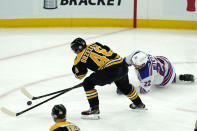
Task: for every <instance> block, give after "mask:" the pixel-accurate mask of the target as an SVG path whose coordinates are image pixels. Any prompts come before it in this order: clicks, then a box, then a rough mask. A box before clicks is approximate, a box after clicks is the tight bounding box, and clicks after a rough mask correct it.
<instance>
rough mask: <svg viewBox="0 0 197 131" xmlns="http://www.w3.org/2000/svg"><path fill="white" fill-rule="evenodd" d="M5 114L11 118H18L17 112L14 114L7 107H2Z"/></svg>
mask: <svg viewBox="0 0 197 131" xmlns="http://www.w3.org/2000/svg"><path fill="white" fill-rule="evenodd" d="M0 110H1V111H2V112H3V113H5V114H7V115H9V116H13V117H16V113H15V112H12V111H10V110H8V109H7V108H5V107H1V109H0Z"/></svg>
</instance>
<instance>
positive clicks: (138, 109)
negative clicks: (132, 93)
mask: <svg viewBox="0 0 197 131" xmlns="http://www.w3.org/2000/svg"><path fill="white" fill-rule="evenodd" d="M131 110H132V111H134V112H143V111H147V110H148V108H146V107H145V108H137V109H132V108H131Z"/></svg>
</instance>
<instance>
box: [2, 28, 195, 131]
mask: <svg viewBox="0 0 197 131" xmlns="http://www.w3.org/2000/svg"><path fill="white" fill-rule="evenodd" d="M76 37H82V38H84V39H86V40H87V43H91V42H95V41H98V42H101V43H103V44H106V45H108V46H110V47H111V48H112V49H113V50H114V51H115V52H117V53H119V54H120V55H121V56H123V57H124V56H126V55H128V54H130V52H131V51H132V50H142V51H145V52H148V53H150V54H152V55H163V56H166V57H167V58H169V59H170V60H171V61H172V63H173V64H174V67H175V70H176V73H177V74H181V73H192V74H194V75H195V76H197V31H191V30H151V29H125V28H31V29H29V28H16V29H9V28H8V29H3V28H1V29H0V107H6V108H8V109H10V110H12V111H14V112H20V111H22V110H25V109H27V108H29V106H27V105H26V102H27V101H28V98H27V97H25V96H24V95H23V94H22V93H21V92H20V88H22V87H24V88H25V89H26V90H28V91H30V92H31V93H32V94H33V95H34V96H39V95H43V94H46V93H50V92H53V91H57V90H61V89H64V88H69V87H72V86H74V85H76V84H77V83H80V82H81V81H80V80H77V79H76V78H75V77H74V75H73V74H72V72H71V68H72V64H73V60H74V58H75V54H74V53H73V52H72V51H71V49H70V46H69V42H70V41H72V40H73V39H74V38H76ZM129 77H130V82H131V83H132V84H133V85H137V83H138V81H137V78H136V75H135V72H134V70H133V68H132V67H131V68H130V71H129ZM96 89H97V90H98V93H99V99H100V111H101V119H100V120H82V119H81V118H80V117H81V116H80V113H81V111H83V110H87V109H89V105H88V102H87V100H86V96H85V94H84V91H83V89H82V88H79V89H75V90H72V91H70V92H68V93H66V94H64V95H62V96H60V97H58V98H56V99H53V100H51V101H49V102H47V103H45V104H43V105H41V106H39V107H37V108H35V109H32V110H30V111H28V112H26V113H24V114H22V115H20V116H18V117H10V116H8V115H6V114H3V113H2V112H0V131H35V130H36V131H46V130H48V129H49V128H50V126H51V125H53V124H54V122H53V120H52V118H51V116H50V113H51V109H52V107H53V105H55V104H60V103H62V104H64V105H65V106H66V108H67V120H68V121H71V122H73V123H75V124H76V125H78V126H79V127H80V128H81V130H82V131H192V130H193V129H194V124H195V121H196V120H197V84H196V83H193V84H173V85H171V86H170V87H167V88H157V87H152V92H151V93H149V94H147V95H143V96H141V99H142V100H143V102H144V103H145V104H146V106H147V108H148V110H147V111H145V112H135V111H132V110H131V109H129V104H130V101H129V100H128V98H127V97H125V96H118V95H117V94H116V87H115V85H114V84H111V85H106V86H104V87H99V86H97V87H96ZM45 99H46V98H43V99H40V100H35V101H33V104H32V105H35V104H37V103H39V102H41V101H43V100H45Z"/></svg>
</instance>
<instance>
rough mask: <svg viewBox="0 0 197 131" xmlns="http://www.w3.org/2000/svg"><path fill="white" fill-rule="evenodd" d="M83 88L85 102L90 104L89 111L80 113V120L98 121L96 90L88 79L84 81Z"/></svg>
mask: <svg viewBox="0 0 197 131" xmlns="http://www.w3.org/2000/svg"><path fill="white" fill-rule="evenodd" d="M83 87H84V90H85V93H86V97H87V100H88V102H89V104H90V109H89V110H86V111H83V112H81V118H82V119H92V120H98V119H100V116H99V114H100V111H99V99H98V92H97V90H96V89H94V84H93V83H92V82H91V79H90V78H89V77H87V78H86V79H85V80H84V82H83Z"/></svg>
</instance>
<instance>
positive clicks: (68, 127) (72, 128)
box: [49, 104, 80, 131]
mask: <svg viewBox="0 0 197 131" xmlns="http://www.w3.org/2000/svg"><path fill="white" fill-rule="evenodd" d="M51 116H52V117H53V119H54V121H55V123H56V124H54V125H53V126H52V127H51V128H50V130H49V131H80V128H79V127H78V126H76V125H75V124H73V123H71V122H68V121H66V108H65V107H64V105H62V104H59V105H55V106H54V107H53V109H52V112H51Z"/></svg>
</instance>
